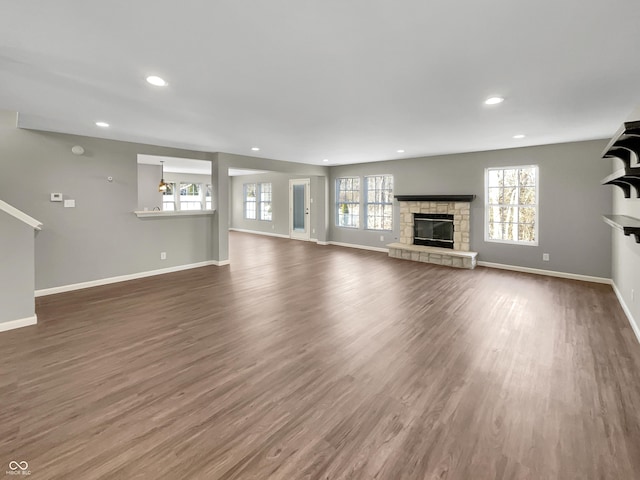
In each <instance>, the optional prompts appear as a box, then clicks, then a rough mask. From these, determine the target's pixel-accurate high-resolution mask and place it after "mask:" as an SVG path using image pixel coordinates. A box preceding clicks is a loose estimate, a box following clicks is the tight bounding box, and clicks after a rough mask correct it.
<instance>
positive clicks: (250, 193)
mask: <svg viewBox="0 0 640 480" xmlns="http://www.w3.org/2000/svg"><path fill="white" fill-rule="evenodd" d="M256 202H257V198H256V184H255V183H245V184H244V218H246V219H248V220H255V219H256Z"/></svg>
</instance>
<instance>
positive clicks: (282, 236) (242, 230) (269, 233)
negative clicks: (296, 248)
mask: <svg viewBox="0 0 640 480" xmlns="http://www.w3.org/2000/svg"><path fill="white" fill-rule="evenodd" d="M229 230H230V231H232V232H242V233H253V234H254V235H265V236H267V237H278V238H291V237H289V235H284V234H282V233H271V232H259V231H258V230H245V229H243V228H229Z"/></svg>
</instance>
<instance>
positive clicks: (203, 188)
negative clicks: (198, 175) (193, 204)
mask: <svg viewBox="0 0 640 480" xmlns="http://www.w3.org/2000/svg"><path fill="white" fill-rule="evenodd" d="M183 183H191V184H194V185H200V192H201V196H200V205H201V208H200V211H212V210H213V184H211V183H203V182H190V181H188V180H176V181H171V182H167V184H168V185H171V186H172V188H173V201H172V202H169V201H165V199H164V193H163V195H162V210H163V211H166V212H182V211H188V210H183V209H182V208H181V204H182V201H181V200H180V185H181V184H183ZM207 187H211V197H209V198H211V208H207ZM190 201H193V200H190ZM165 203H172V204H173V210H165V209H164V205H165ZM191 211H198V210H191Z"/></svg>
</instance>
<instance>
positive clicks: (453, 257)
mask: <svg viewBox="0 0 640 480" xmlns="http://www.w3.org/2000/svg"><path fill="white" fill-rule="evenodd" d="M387 247H388V248H389V256H390V257H392V258H400V259H403V260H412V261H414V262H423V263H434V264H436V265H446V266H449V267H457V268H468V269H474V268H475V267H476V257H477V256H478V252H463V251H460V250H452V249H450V248H439V247H428V246H424V245H406V244H404V243H390V244H389V245H387Z"/></svg>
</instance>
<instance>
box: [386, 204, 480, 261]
mask: <svg viewBox="0 0 640 480" xmlns="http://www.w3.org/2000/svg"><path fill="white" fill-rule="evenodd" d="M395 198H396V199H397V200H398V201H399V202H400V238H399V242H397V243H392V244H389V245H388V247H389V256H390V257H393V258H402V259H405V260H412V261H414V262H423V263H435V264H438V265H447V266H451V267H458V268H474V267H475V266H476V258H477V256H478V253H477V252H471V251H469V243H470V238H469V234H470V231H469V227H470V221H469V220H470V219H469V217H470V213H471V202H472V201H473V199H474V198H475V195H396V196H395Z"/></svg>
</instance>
